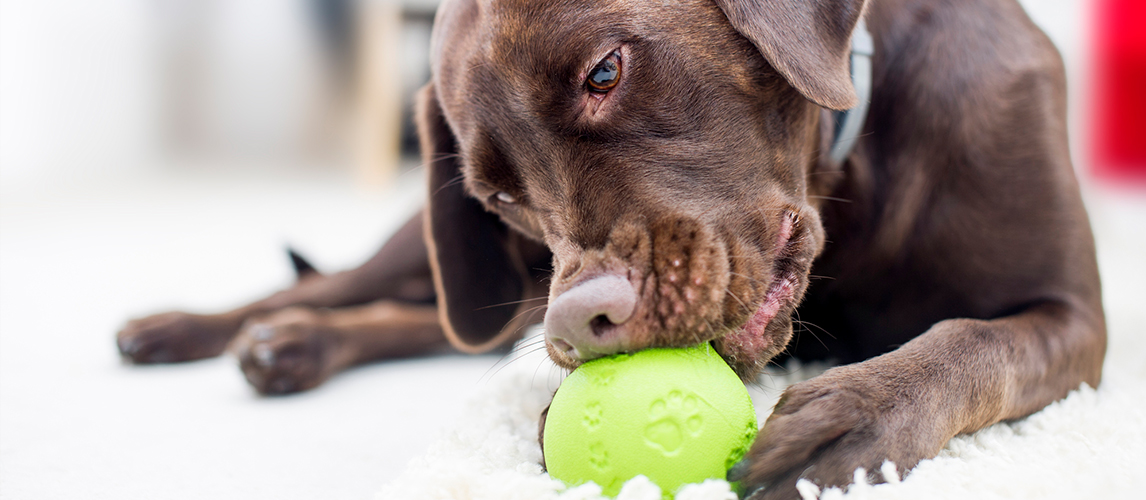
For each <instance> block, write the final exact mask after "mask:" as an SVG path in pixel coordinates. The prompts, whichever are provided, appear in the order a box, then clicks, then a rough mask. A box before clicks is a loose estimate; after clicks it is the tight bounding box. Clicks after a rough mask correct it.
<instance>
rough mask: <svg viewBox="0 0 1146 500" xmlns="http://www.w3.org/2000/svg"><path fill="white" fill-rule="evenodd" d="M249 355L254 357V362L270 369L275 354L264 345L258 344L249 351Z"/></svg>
mask: <svg viewBox="0 0 1146 500" xmlns="http://www.w3.org/2000/svg"><path fill="white" fill-rule="evenodd" d="M251 355H253V356H254V357H255V362H257V363H258V364H259V365H261V366H263V367H264V368H270V367H271V365H273V364H275V352H274V351H273V350H272V349H271V348H270V346H268V345H266V344H258V345H256V346H255V347H253V348H252V349H251Z"/></svg>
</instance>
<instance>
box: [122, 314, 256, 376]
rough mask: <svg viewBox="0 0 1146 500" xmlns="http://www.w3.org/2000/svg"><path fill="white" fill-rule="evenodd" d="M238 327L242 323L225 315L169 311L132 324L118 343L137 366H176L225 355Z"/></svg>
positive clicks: (129, 324)
mask: <svg viewBox="0 0 1146 500" xmlns="http://www.w3.org/2000/svg"><path fill="white" fill-rule="evenodd" d="M238 328H239V324H238V322H237V321H236V320H235V319H233V318H231V317H229V316H225V315H217V316H204V315H198V314H187V313H182V312H168V313H163V314H156V315H154V316H148V317H146V318H142V319H137V320H132V321H129V322H128V323H127V325H125V326H124V327H123V329H122V330H120V331H119V333H118V334H117V335H116V342H115V343H116V346H117V347H119V352H120V354H121V355H123V357H124V359H126V360H128V361H131V362H133V363H139V364H150V363H175V362H179V361H191V360H196V359H203V358H210V357H214V356H218V355H220V354H222V353H223V350H224V349H226V348H227V343H228V342H230V341H231V338H232V337H234V336H235V332H236V330H238Z"/></svg>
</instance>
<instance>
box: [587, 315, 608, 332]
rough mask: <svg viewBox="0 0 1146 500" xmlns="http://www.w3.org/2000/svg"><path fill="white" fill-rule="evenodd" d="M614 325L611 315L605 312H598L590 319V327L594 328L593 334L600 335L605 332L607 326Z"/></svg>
mask: <svg viewBox="0 0 1146 500" xmlns="http://www.w3.org/2000/svg"><path fill="white" fill-rule="evenodd" d="M610 326H613V322H612V321H609V317H608V316H605V315H604V314H598V315H597V316H595V317H593V319H591V320H589V328H590V329H591V330H593V335H596V336H598V337H600V336H601V335H603V334H604V333H605V331H604V330H605V328H607V327H610Z"/></svg>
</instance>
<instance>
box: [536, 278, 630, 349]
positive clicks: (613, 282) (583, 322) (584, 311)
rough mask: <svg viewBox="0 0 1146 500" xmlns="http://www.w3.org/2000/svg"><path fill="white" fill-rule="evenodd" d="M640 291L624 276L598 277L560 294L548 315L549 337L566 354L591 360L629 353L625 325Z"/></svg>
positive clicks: (546, 325) (546, 320) (547, 330)
mask: <svg viewBox="0 0 1146 500" xmlns="http://www.w3.org/2000/svg"><path fill="white" fill-rule="evenodd" d="M636 306H637V292H636V290H634V289H633V285H631V284H630V283H629V280H627V279H624V278H622V277H620V276H612V275H605V276H598V277H596V278H592V279H589V280H586V281H584V282H582V283H579V284H577V285H576V286H574V287H573V288H570V289H569V290H566V291H565V293H562V294H561V295H558V296H557V298H556V299H553V301H552V302H551V303H550V304H549V309H548V310H547V311H546V312H545V337H546V339H548V340H549V342H550V343H552V344H553V346H554V347H556V348H557V349H558V350H561V351H563V352H564V353H565V354H567V355H569V356H571V357H573V358H574V359H580V360H582V361H587V360H590V359H594V358H599V357H601V356H605V355H608V354H613V353H617V352H621V351H624V350H625V345H626V340H627V339H626V338H625V334H624V328H623V325H624V323H625V322H626V321H628V320H629V318H630V317H632V315H633V310H634V309H635V308H636Z"/></svg>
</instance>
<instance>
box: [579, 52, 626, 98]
mask: <svg viewBox="0 0 1146 500" xmlns="http://www.w3.org/2000/svg"><path fill="white" fill-rule="evenodd" d="M620 80H621V55H620V54H618V53H617V52H615V51H614V52H613V53H612V54H609V57H606V58H605V59H604V60H602V61H601V62H599V63H597V66H595V67H594V68H593V71H590V72H589V78H588V79H586V80H585V84H586V85H588V86H589V91H591V92H598V93H605V92H608V91H609V90H610V89H612V88H613V87H616V86H617V82H618V81H620Z"/></svg>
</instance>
